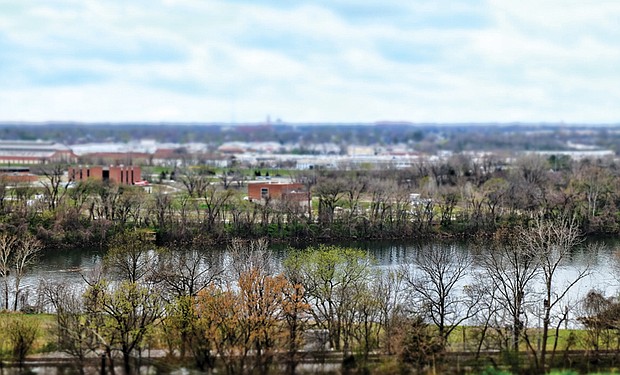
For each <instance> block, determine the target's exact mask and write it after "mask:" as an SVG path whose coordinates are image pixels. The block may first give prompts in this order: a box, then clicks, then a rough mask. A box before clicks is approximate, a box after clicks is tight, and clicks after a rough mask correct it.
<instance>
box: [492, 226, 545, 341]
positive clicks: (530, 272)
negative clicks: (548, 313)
mask: <svg viewBox="0 0 620 375" xmlns="http://www.w3.org/2000/svg"><path fill="white" fill-rule="evenodd" d="M522 245H523V244H522V243H520V242H519V241H518V236H517V235H515V234H512V233H506V234H503V233H500V234H498V235H497V236H496V241H495V242H494V243H492V244H491V245H490V246H491V247H492V249H486V248H485V249H482V251H481V263H482V266H483V272H484V278H485V279H486V280H488V283H489V289H490V290H492V291H493V294H494V299H495V301H496V302H497V304H498V307H497V309H498V310H499V311H500V312H501V314H500V317H501V316H507V317H508V321H500V322H499V323H498V324H499V325H501V326H504V325H505V326H508V327H510V332H511V340H510V342H511V347H512V349H513V350H514V351H515V352H518V350H519V342H520V340H521V336H522V332H523V330H524V328H525V326H526V321H525V318H526V309H527V307H528V306H530V305H531V304H533V303H534V302H533V301H534V297H533V293H534V283H535V282H536V278H537V276H538V275H539V274H540V269H539V268H538V262H539V259H538V256H537V254H536V252H535V251H534V249H532V248H531V247H529V246H522ZM500 320H503V319H500Z"/></svg>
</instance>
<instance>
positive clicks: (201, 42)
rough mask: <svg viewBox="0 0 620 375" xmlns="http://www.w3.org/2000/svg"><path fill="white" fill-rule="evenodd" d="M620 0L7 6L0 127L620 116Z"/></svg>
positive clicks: (116, 0)
mask: <svg viewBox="0 0 620 375" xmlns="http://www.w3.org/2000/svg"><path fill="white" fill-rule="evenodd" d="M618 20H620V1H617V0H609V1H606V0H589V1H583V0H580V1H573V0H315V1H303V0H222V1H219V0H18V1H16V0H0V121H82V122H108V121H110V122H116V121H131V122H233V123H244V122H263V121H267V119H269V120H270V121H272V122H273V121H277V120H281V121H284V122H349V123H350V122H375V121H410V122H437V123H442V122H565V123H606V124H617V123H620V22H618Z"/></svg>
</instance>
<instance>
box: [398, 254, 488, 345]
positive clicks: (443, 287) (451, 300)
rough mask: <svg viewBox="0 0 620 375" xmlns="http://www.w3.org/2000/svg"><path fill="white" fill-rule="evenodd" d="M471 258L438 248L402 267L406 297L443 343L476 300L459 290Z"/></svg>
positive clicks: (468, 312) (470, 312) (463, 284)
mask: <svg viewBox="0 0 620 375" xmlns="http://www.w3.org/2000/svg"><path fill="white" fill-rule="evenodd" d="M472 264H473V260H472V257H471V256H470V255H469V254H468V253H466V252H465V251H462V250H461V249H458V248H456V247H454V246H445V245H443V244H441V245H438V246H435V247H433V248H432V249H430V251H425V252H418V253H417V255H416V257H415V258H414V259H413V269H412V268H404V269H403V272H404V277H405V281H406V284H407V286H408V289H409V290H408V292H409V293H408V295H409V298H410V299H411V300H412V301H413V302H414V305H415V306H417V307H418V308H419V311H420V312H421V313H422V314H423V315H424V316H425V317H426V318H428V319H429V320H430V321H432V322H433V323H434V324H435V326H436V327H437V330H438V331H439V332H438V333H439V336H440V337H441V339H442V340H443V342H444V344H445V343H447V340H448V336H449V335H450V333H451V332H452V331H453V330H454V329H455V328H456V327H457V326H458V325H459V324H461V323H462V322H464V321H466V320H467V319H469V318H471V317H472V316H473V315H474V313H475V311H476V310H475V306H476V302H477V301H476V300H471V299H470V298H468V297H470V296H469V295H467V294H466V293H464V291H463V290H462V289H463V287H464V286H465V282H466V279H467V277H469V276H471V275H470V274H469V271H470V269H471V266H472Z"/></svg>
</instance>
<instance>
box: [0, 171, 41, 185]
mask: <svg viewBox="0 0 620 375" xmlns="http://www.w3.org/2000/svg"><path fill="white" fill-rule="evenodd" d="M38 180H39V177H38V176H37V175H34V174H32V173H30V168H29V167H0V182H1V183H3V184H9V185H20V184H31V183H33V182H36V181H38Z"/></svg>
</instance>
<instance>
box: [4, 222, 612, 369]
mask: <svg viewBox="0 0 620 375" xmlns="http://www.w3.org/2000/svg"><path fill="white" fill-rule="evenodd" d="M582 239H583V238H582V236H581V232H580V231H579V229H578V226H577V224H576V221H575V219H574V218H573V217H569V216H564V217H561V218H554V219H549V218H546V217H544V216H543V215H538V216H536V217H535V218H533V219H532V220H531V221H530V222H529V224H528V225H527V226H519V227H518V228H516V229H515V230H513V231H507V232H498V233H497V234H496V235H495V236H494V237H493V238H492V239H490V240H486V239H485V241H484V242H482V243H480V244H479V250H475V251H473V252H464V251H462V250H461V249H459V248H458V247H455V246H454V245H453V244H451V243H449V242H448V243H442V242H436V243H434V244H433V245H432V246H431V247H432V248H431V249H430V250H429V251H427V252H419V253H417V254H415V256H413V257H412V258H411V259H409V262H408V263H407V264H404V265H402V266H400V267H397V268H391V269H384V268H381V267H377V265H376V264H375V261H374V259H372V257H371V256H369V255H368V254H367V253H365V252H363V251H361V250H358V249H355V248H349V247H346V246H345V247H343V246H334V245H316V246H314V245H313V246H309V247H306V248H303V249H292V248H291V249H289V250H288V252H287V255H286V257H285V259H284V260H283V261H282V263H281V264H279V263H276V262H274V259H275V257H274V255H273V254H272V253H271V252H270V250H269V247H268V241H267V240H266V239H259V240H243V239H235V240H233V241H231V242H230V244H229V246H228V249H227V251H226V252H216V251H206V250H208V249H205V248H204V242H203V241H200V240H197V241H194V242H192V243H191V244H189V245H186V246H180V247H178V248H176V247H175V248H173V247H167V246H158V245H157V244H156V243H155V241H154V237H153V233H152V232H150V231H145V230H135V229H129V230H126V231H124V232H122V233H119V234H117V235H115V236H114V237H113V238H112V239H111V241H110V249H109V251H108V252H107V253H106V255H105V257H104V259H103V262H102V263H101V265H100V267H98V268H96V269H95V270H93V271H92V272H89V273H88V274H85V275H84V283H83V285H66V284H54V283H48V282H45V281H44V280H43V281H42V283H41V285H40V286H39V288H38V290H37V291H36V294H37V295H36V296H35V298H34V300H35V301H37V304H38V305H37V306H36V310H41V311H44V310H46V309H50V310H51V311H53V312H54V313H55V317H56V324H55V326H54V335H55V337H56V339H57V347H58V349H59V350H62V351H65V352H67V353H69V354H70V355H72V356H73V357H74V358H75V359H76V363H77V364H78V367H79V368H80V369H82V370H83V369H84V365H85V364H86V362H87V360H88V358H89V357H90V356H92V355H93V354H96V355H102V356H103V357H104V358H105V363H106V366H107V368H108V370H109V371H111V372H113V371H114V369H115V365H120V366H121V368H122V369H123V372H124V373H127V374H130V373H135V372H136V371H137V369H138V368H139V367H140V364H141V358H142V357H145V356H147V355H148V354H147V353H148V352H149V350H150V349H160V350H164V351H165V353H166V358H168V359H176V360H178V361H179V363H184V361H187V360H188V359H191V360H192V361H193V364H194V366H195V367H196V368H197V369H200V370H202V371H206V372H212V371H215V369H216V368H217V369H219V371H224V372H226V373H228V374H240V373H260V374H264V373H269V372H270V371H275V372H281V371H283V370H286V371H287V372H288V373H291V374H293V373H296V372H297V369H298V366H299V364H300V363H301V362H303V361H305V360H308V359H309V358H310V360H313V361H317V362H320V361H321V360H322V358H324V357H325V356H326V355H327V354H328V353H330V352H332V351H333V352H336V353H339V355H340V358H341V360H342V366H343V367H344V368H345V369H346V368H372V367H371V366H373V365H372V362H371V361H369V359H370V358H371V357H373V356H374V357H375V358H376V356H379V357H380V358H382V359H383V361H384V362H381V363H383V365H384V366H386V367H385V368H384V370H385V371H387V372H389V371H398V372H399V373H403V372H404V373H407V372H421V371H425V370H426V369H429V368H433V369H435V368H442V366H449V365H450V356H449V354H450V353H451V352H454V351H466V352H469V353H471V354H472V355H471V357H472V358H473V361H472V362H470V363H469V365H471V366H484V365H485V364H488V362H486V361H485V358H486V356H488V353H489V351H491V352H494V351H495V352H499V353H504V354H505V356H504V357H503V359H499V360H498V362H499V363H500V364H501V365H504V366H512V369H514V370H515V371H528V372H545V371H546V370H547V369H549V368H550V367H554V366H557V365H558V364H559V363H565V361H564V356H565V355H567V353H568V352H569V351H570V350H571V349H573V348H576V347H580V348H586V349H590V350H592V351H591V352H589V353H593V356H594V357H591V358H590V359H586V361H589V360H591V359H592V358H595V357H596V356H597V355H598V353H603V349H611V350H616V351H618V350H620V349H618V348H620V340H619V339H618V337H620V336H618V330H617V327H618V326H619V325H618V322H619V321H620V320H619V319H620V315H619V314H618V313H617V312H618V311H619V309H618V306H619V305H618V302H617V301H616V300H615V299H613V298H610V297H607V296H605V295H604V293H603V292H601V291H597V290H593V291H590V292H589V293H588V294H587V295H586V296H579V298H578V299H575V298H574V297H573V298H570V297H569V293H570V292H571V290H573V289H574V287H575V286H576V285H577V284H578V283H579V282H580V281H581V280H582V279H584V278H585V277H586V276H588V275H589V274H590V272H591V269H590V268H589V267H588V266H587V265H584V267H583V268H582V269H578V270H577V272H576V273H574V274H572V275H571V276H570V277H568V278H560V277H559V272H560V270H561V268H562V267H563V266H564V264H565V262H566V261H567V260H568V259H569V258H571V257H573V256H574V255H575V254H576V253H577V252H579V251H584V252H589V254H592V253H594V252H596V251H597V249H595V248H587V249H586V248H584V247H583V243H582ZM14 240H15V242H13V245H12V246H11V248H12V249H15V251H21V250H18V249H20V248H21V247H23V246H24V244H23V243H22V242H21V240H20V239H19V236H18V235H15V237H14ZM14 254H18V253H17V252H16V253H14ZM14 257H15V258H12V259H18V258H19V256H18V255H14ZM10 264H16V262H12V263H10ZM10 264H9V266H10ZM0 266H1V267H0V269H9V267H7V266H5V265H0ZM4 275H6V278H5V279H4V282H5V283H4V286H5V289H4V291H5V294H4V296H3V297H2V299H0V300H1V301H2V302H3V305H4V306H5V307H6V306H9V308H10V306H16V307H20V308H21V307H24V306H22V305H21V304H20V305H18V304H17V302H16V301H18V299H19V295H20V293H21V289H20V287H19V280H17V278H18V277H19V276H18V274H16V273H13V272H12V271H11V272H5V273H4ZM9 282H15V284H12V285H13V287H9ZM7 293H8V294H7ZM14 304H15V305H14ZM569 322H570V323H571V324H581V325H580V326H581V327H584V328H585V331H583V332H585V333H586V334H584V335H581V336H579V337H575V336H573V337H572V338H570V339H568V340H566V342H565V343H563V344H560V330H561V328H562V327H564V326H565V325H567V324H568V323H569ZM10 330H11V331H12V332H17V333H18V334H19V332H24V335H27V334H29V333H30V332H31V331H32V327H28V326H23V327H21V328H20V326H15V327H12V328H10ZM461 335H462V339H461V338H460V336H461ZM455 337H456V338H455ZM19 342H24V340H22V341H19ZM15 347H18V346H17V345H15ZM18 349H19V347H18ZM15 353H17V354H19V353H22V354H20V355H25V354H26V353H27V350H23V348H21V349H20V350H15ZM17 354H16V355H17ZM601 355H602V354H601ZM614 358H615V357H614ZM22 359H23V358H22ZM390 361H393V362H390ZM496 364H497V363H496ZM576 365H579V363H577V364H576ZM369 366H370V367H369ZM374 366H377V365H376V364H375V365H374ZM389 366H393V367H392V370H389Z"/></svg>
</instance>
